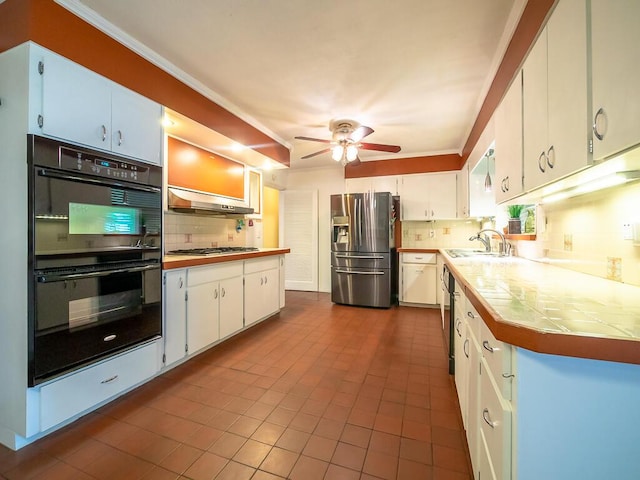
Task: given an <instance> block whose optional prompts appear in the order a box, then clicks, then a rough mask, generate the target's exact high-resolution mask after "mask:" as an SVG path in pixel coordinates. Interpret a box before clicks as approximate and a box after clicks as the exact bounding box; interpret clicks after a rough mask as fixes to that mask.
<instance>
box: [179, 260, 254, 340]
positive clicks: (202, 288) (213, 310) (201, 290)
mask: <svg viewBox="0 0 640 480" xmlns="http://www.w3.org/2000/svg"><path fill="white" fill-rule="evenodd" d="M187 288H188V291H187V349H188V352H189V353H194V352H197V351H199V350H201V349H203V348H205V347H208V346H209V345H211V344H212V343H215V342H216V341H217V340H219V339H220V338H224V337H226V336H229V335H230V334H232V333H235V332H236V331H238V330H240V329H241V328H242V327H243V323H242V299H243V295H242V262H229V263H225V264H218V265H213V266H203V267H194V268H190V269H189V270H188V274H187Z"/></svg>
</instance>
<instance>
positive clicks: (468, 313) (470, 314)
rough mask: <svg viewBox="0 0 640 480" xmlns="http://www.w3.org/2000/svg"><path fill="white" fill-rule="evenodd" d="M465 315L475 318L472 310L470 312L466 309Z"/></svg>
mask: <svg viewBox="0 0 640 480" xmlns="http://www.w3.org/2000/svg"><path fill="white" fill-rule="evenodd" d="M467 317H469V318H476V316H475V315H474V314H473V313H472V312H470V311H468V310H467Z"/></svg>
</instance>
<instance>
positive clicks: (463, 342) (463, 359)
mask: <svg viewBox="0 0 640 480" xmlns="http://www.w3.org/2000/svg"><path fill="white" fill-rule="evenodd" d="M455 310H456V314H455V321H454V322H455V323H454V327H453V334H454V340H453V342H454V347H453V351H454V355H455V376H454V379H455V383H456V390H457V391H458V401H459V402H460V414H461V416H462V425H463V426H464V428H465V430H466V429H467V424H468V404H469V400H468V395H469V392H468V390H469V389H468V381H469V373H468V372H469V356H468V351H467V350H466V347H468V343H467V333H466V322H465V321H464V318H462V317H461V316H460V314H459V313H458V312H459V310H458V308H457V307H456V309H455Z"/></svg>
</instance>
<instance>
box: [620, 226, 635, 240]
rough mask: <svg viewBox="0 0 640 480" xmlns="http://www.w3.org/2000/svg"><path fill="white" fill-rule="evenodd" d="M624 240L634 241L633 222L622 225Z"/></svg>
mask: <svg viewBox="0 0 640 480" xmlns="http://www.w3.org/2000/svg"><path fill="white" fill-rule="evenodd" d="M622 239H623V240H633V227H632V224H631V222H627V223H623V224H622Z"/></svg>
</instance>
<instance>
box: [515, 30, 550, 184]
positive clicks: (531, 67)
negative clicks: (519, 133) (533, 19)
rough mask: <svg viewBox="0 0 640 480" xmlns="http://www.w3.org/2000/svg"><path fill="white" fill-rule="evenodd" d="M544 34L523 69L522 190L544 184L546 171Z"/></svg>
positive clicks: (545, 55) (545, 49) (545, 65)
mask: <svg viewBox="0 0 640 480" xmlns="http://www.w3.org/2000/svg"><path fill="white" fill-rule="evenodd" d="M547 116H548V115H547V30H546V28H545V29H544V30H543V31H542V34H541V35H540V37H539V38H538V40H537V41H536V43H535V45H534V46H533V48H532V49H531V52H530V53H529V55H528V56H527V59H526V61H525V63H524V66H523V67H522V126H523V152H524V153H523V163H524V189H525V190H530V189H532V188H535V187H537V186H538V185H542V184H543V183H546V178H548V172H547V170H548V169H549V168H550V165H548V164H547V148H548V147H547V146H548V140H547Z"/></svg>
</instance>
